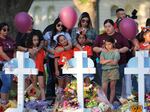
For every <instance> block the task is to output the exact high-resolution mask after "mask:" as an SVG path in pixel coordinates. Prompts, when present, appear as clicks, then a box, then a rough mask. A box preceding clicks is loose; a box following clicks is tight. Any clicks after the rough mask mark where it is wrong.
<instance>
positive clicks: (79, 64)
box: [63, 51, 95, 112]
mask: <svg viewBox="0 0 150 112" xmlns="http://www.w3.org/2000/svg"><path fill="white" fill-rule="evenodd" d="M74 54H75V55H74V57H75V59H76V67H75V68H68V69H63V74H75V75H77V76H76V77H77V96H78V102H79V105H80V109H79V110H80V111H79V112H84V95H83V86H84V85H83V84H84V83H83V82H84V81H83V74H95V68H84V67H83V63H84V64H87V65H88V62H87V61H86V62H84V61H83V58H84V59H85V58H87V52H86V51H76V52H74Z"/></svg>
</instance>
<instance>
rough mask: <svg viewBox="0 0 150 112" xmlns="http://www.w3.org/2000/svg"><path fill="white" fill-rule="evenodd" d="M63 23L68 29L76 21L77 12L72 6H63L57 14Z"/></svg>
mask: <svg viewBox="0 0 150 112" xmlns="http://www.w3.org/2000/svg"><path fill="white" fill-rule="evenodd" d="M59 17H60V20H61V21H62V23H63V25H64V26H66V27H67V28H68V29H72V28H73V27H74V25H75V24H76V21H77V13H76V11H75V10H74V9H73V8H72V7H64V8H62V9H61V11H60V14H59Z"/></svg>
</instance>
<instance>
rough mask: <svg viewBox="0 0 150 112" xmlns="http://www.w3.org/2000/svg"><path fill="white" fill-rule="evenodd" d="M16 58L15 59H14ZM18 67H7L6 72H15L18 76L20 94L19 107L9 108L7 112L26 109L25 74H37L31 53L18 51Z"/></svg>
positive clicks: (18, 111)
mask: <svg viewBox="0 0 150 112" xmlns="http://www.w3.org/2000/svg"><path fill="white" fill-rule="evenodd" d="M13 60H14V59H13ZM15 60H16V61H17V65H18V68H5V73H6V74H14V75H16V76H17V77H18V96H17V100H18V102H17V108H8V109H7V110H6V111H5V112H23V111H24V76H25V75H27V74H35V75H36V74H37V72H38V71H37V69H35V64H34V61H33V60H32V59H30V58H29V53H24V52H20V51H17V58H16V59H15ZM26 65H28V66H33V67H32V68H25V66H26Z"/></svg>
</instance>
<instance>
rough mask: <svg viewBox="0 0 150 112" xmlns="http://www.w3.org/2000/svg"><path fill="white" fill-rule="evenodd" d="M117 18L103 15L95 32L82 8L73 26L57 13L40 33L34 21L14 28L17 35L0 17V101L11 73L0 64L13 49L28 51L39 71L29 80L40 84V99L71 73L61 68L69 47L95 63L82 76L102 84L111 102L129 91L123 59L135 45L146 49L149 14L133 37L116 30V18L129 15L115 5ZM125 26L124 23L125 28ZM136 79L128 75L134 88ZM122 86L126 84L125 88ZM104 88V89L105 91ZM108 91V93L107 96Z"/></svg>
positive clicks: (149, 88)
mask: <svg viewBox="0 0 150 112" xmlns="http://www.w3.org/2000/svg"><path fill="white" fill-rule="evenodd" d="M116 17H117V19H116V21H115V22H114V21H113V20H111V19H106V20H105V21H104V30H105V31H104V33H103V34H98V33H97V32H96V29H94V28H93V27H92V22H91V19H90V16H89V14H88V13H87V12H83V13H82V14H81V16H80V18H79V20H78V24H77V27H75V28H72V29H67V28H66V27H65V26H64V25H63V23H62V22H61V20H60V18H59V17H58V18H57V19H56V20H55V21H54V23H52V24H51V25H48V26H47V27H46V28H45V29H44V31H43V33H42V32H41V31H40V30H35V29H33V25H34V21H33V19H32V21H33V22H32V23H33V24H32V25H31V27H30V28H29V29H28V31H27V32H26V33H20V32H19V33H18V34H17V36H16V38H15V39H16V40H15V41H14V40H13V38H12V37H11V36H10V35H9V30H10V29H9V25H8V24H7V23H5V22H3V23H0V78H1V80H0V86H1V88H0V93H1V96H0V97H1V99H0V102H1V103H3V104H7V102H8V100H9V91H10V89H11V88H12V87H11V85H12V81H13V77H14V76H13V74H10V75H8V74H7V75H6V74H5V72H4V71H3V69H2V68H3V65H4V64H5V63H6V62H8V61H10V60H11V59H12V58H14V57H15V52H16V51H22V52H29V54H30V58H32V59H33V60H34V61H35V64H36V68H37V69H38V75H37V76H35V75H32V74H30V75H31V77H30V78H29V80H30V81H29V83H26V84H25V86H26V88H27V87H29V85H30V84H32V85H33V86H35V87H36V86H37V82H38V85H39V88H40V93H41V96H40V98H39V99H41V100H46V99H48V100H55V98H56V95H57V93H60V92H61V93H63V92H64V91H63V90H64V88H65V87H66V85H67V84H68V83H69V82H70V81H71V80H72V77H73V76H72V74H63V73H62V69H61V68H62V67H63V65H64V64H65V60H69V59H71V58H73V56H74V51H87V56H88V57H89V58H91V59H92V60H93V61H94V63H95V67H96V74H93V77H94V78H88V75H87V77H85V80H84V81H85V83H88V82H89V80H90V81H91V80H92V81H95V82H97V83H98V84H99V85H100V86H101V87H102V89H103V91H104V93H105V95H106V96H108V99H109V101H110V103H112V104H113V102H114V101H115V100H116V99H117V97H120V96H122V97H127V96H129V95H131V89H132V88H131V87H132V86H129V83H127V81H128V82H130V83H131V81H132V79H133V78H135V77H129V76H125V74H124V68H125V67H126V66H127V62H128V60H129V59H130V58H131V57H133V56H134V54H135V51H137V50H150V18H148V19H147V21H146V26H144V27H143V28H142V30H141V32H139V33H137V36H136V37H134V39H132V40H128V39H127V38H126V37H124V36H123V35H122V34H121V33H120V31H119V23H120V21H121V20H122V19H124V18H127V17H128V16H127V15H126V13H125V10H124V9H122V8H119V9H117V10H116ZM127 30H128V29H127ZM44 64H46V65H47V68H48V79H47V82H45V69H44ZM136 84H137V82H136V80H133V81H132V85H133V88H134V89H137V86H136ZM145 85H146V86H145V87H146V92H150V76H148V75H146V76H145ZM125 88H126V89H125ZM108 90H109V92H108ZM109 94H110V96H109Z"/></svg>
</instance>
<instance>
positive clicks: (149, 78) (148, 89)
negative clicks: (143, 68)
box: [132, 74, 150, 93]
mask: <svg viewBox="0 0 150 112" xmlns="http://www.w3.org/2000/svg"><path fill="white" fill-rule="evenodd" d="M137 80H138V79H137V77H136V76H134V75H133V76H132V85H133V90H134V91H136V92H138V82H137ZM144 80H145V93H150V75H147V74H145V76H144Z"/></svg>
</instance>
